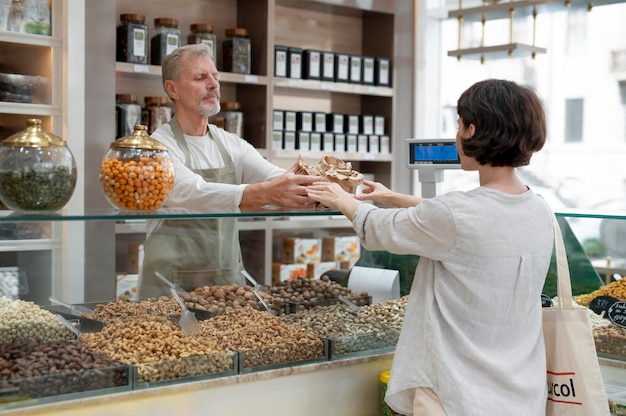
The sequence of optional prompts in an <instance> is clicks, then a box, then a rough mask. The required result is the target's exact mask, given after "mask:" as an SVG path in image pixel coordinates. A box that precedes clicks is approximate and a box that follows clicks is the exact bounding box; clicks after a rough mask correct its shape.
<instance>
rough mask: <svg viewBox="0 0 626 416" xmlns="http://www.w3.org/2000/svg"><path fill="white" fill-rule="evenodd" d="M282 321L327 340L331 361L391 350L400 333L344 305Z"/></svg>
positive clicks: (328, 307)
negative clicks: (328, 341)
mask: <svg viewBox="0 0 626 416" xmlns="http://www.w3.org/2000/svg"><path fill="white" fill-rule="evenodd" d="M283 320H284V321H285V322H286V323H288V324H290V325H295V326H297V327H299V328H303V329H306V330H308V331H311V332H313V333H314V334H316V335H319V336H320V337H323V338H327V339H329V340H330V355H329V357H330V359H331V360H332V359H337V358H345V357H348V356H359V355H364V354H371V353H372V352H387V351H393V350H394V349H395V346H396V344H397V342H398V337H399V335H400V331H399V330H397V329H395V328H391V327H390V326H388V325H386V324H384V323H382V322H381V321H379V320H378V319H374V318H372V317H370V316H366V315H365V314H362V313H361V312H360V310H355V309H352V308H350V307H348V306H347V305H331V306H316V307H314V308H312V309H307V310H304V311H300V312H297V313H294V314H289V315H285V316H284V317H283Z"/></svg>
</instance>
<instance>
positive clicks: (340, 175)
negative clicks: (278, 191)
mask: <svg viewBox="0 0 626 416" xmlns="http://www.w3.org/2000/svg"><path fill="white" fill-rule="evenodd" d="M296 173H298V174H300V175H312V176H322V177H324V178H325V179H326V180H327V181H330V182H335V183H338V184H339V185H340V186H341V187H342V188H343V189H344V190H345V191H346V192H349V193H351V194H356V189H357V187H358V186H359V185H360V184H362V183H363V174H361V173H360V172H357V171H356V170H354V169H352V164H351V163H350V162H344V161H343V160H341V159H339V158H338V157H335V156H324V157H322V159H321V160H320V162H319V164H318V165H317V166H311V165H307V164H306V163H304V162H300V169H299V170H298V172H296Z"/></svg>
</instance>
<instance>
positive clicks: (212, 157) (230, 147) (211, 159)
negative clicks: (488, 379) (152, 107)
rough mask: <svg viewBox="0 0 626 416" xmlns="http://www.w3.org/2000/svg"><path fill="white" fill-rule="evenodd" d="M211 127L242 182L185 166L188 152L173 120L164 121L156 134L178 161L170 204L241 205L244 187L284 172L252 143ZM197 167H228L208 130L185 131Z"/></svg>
mask: <svg viewBox="0 0 626 416" xmlns="http://www.w3.org/2000/svg"><path fill="white" fill-rule="evenodd" d="M209 131H210V132H211V135H213V136H214V137H218V138H219V139H220V140H221V141H222V143H223V145H224V147H225V148H226V150H227V151H228V153H229V154H230V157H231V158H232V159H233V163H234V164H235V167H236V175H237V182H238V183H239V185H230V184H223V183H216V182H206V181H205V180H204V179H202V178H201V177H200V176H198V175H196V174H195V173H194V172H192V171H191V170H190V169H188V168H187V167H186V166H185V156H184V153H183V151H182V150H181V148H180V147H179V146H178V143H177V142H176V139H175V138H174V134H173V133H172V128H171V126H170V124H169V123H168V124H164V125H162V126H161V127H159V128H158V129H157V130H156V131H154V132H153V133H152V135H151V137H152V138H154V139H156V140H158V141H159V142H161V143H163V144H164V145H166V146H167V148H168V152H169V155H170V157H171V158H172V162H173V164H174V172H175V175H176V176H175V181H174V189H173V190H172V193H171V194H170V196H169V198H168V199H167V201H166V205H167V206H169V207H186V208H189V209H197V210H202V209H203V208H206V207H212V206H228V207H238V206H239V204H240V203H241V198H242V196H243V190H244V188H245V187H246V186H247V184H250V183H258V182H264V181H267V180H270V179H273V178H275V177H277V176H280V175H282V174H283V173H284V172H285V170H284V169H281V168H279V167H277V166H275V165H273V164H272V163H270V162H269V161H267V159H265V158H264V157H263V156H262V155H261V154H260V153H259V152H258V151H257V150H256V149H255V148H254V147H253V146H252V145H251V144H250V143H248V142H247V141H245V140H243V139H241V138H240V137H239V136H237V135H234V134H232V133H229V132H227V131H225V130H223V129H221V128H219V127H217V126H215V125H213V124H209ZM185 140H186V141H187V146H188V147H189V154H190V157H191V161H190V162H191V163H190V166H191V167H192V168H193V169H213V168H221V167H224V161H223V160H222V157H221V156H220V153H219V150H218V149H217V145H216V144H215V142H214V141H213V140H212V139H211V138H210V136H209V135H208V134H207V135H205V136H189V135H186V134H185Z"/></svg>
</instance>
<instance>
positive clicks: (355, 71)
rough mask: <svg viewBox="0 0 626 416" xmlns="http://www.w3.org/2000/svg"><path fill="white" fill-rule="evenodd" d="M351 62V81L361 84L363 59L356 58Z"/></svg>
mask: <svg viewBox="0 0 626 416" xmlns="http://www.w3.org/2000/svg"><path fill="white" fill-rule="evenodd" d="M350 60H351V63H350V68H351V69H350V81H353V82H359V81H361V58H359V57H356V56H355V57H352V58H351V59H350Z"/></svg>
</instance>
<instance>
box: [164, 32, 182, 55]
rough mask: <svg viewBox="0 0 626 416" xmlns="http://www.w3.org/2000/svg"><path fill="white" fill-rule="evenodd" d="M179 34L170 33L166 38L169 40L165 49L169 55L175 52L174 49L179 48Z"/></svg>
mask: <svg viewBox="0 0 626 416" xmlns="http://www.w3.org/2000/svg"><path fill="white" fill-rule="evenodd" d="M178 39H179V36H178V35H176V34H174V33H168V34H167V37H166V40H167V46H166V49H165V54H166V55H169V54H170V53H172V52H174V49H176V48H178V45H179V42H178Z"/></svg>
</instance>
